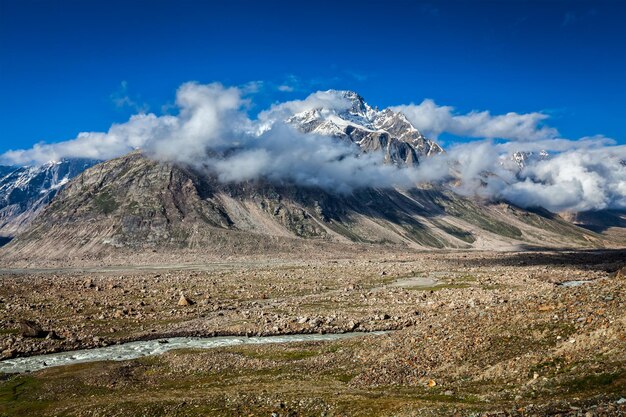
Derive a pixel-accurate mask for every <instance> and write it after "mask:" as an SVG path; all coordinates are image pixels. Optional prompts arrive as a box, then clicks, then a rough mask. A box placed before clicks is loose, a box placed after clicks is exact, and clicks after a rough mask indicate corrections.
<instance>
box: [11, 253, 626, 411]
mask: <svg viewBox="0 0 626 417" xmlns="http://www.w3.org/2000/svg"><path fill="white" fill-rule="evenodd" d="M624 264H626V251H625V250H612V251H575V252H516V253H496V252H421V253H418V252H397V253H381V254H379V256H378V257H373V256H371V254H370V255H368V256H367V257H365V256H362V255H360V254H358V253H357V254H353V255H350V254H344V256H342V257H337V256H335V258H334V259H324V260H321V259H311V260H307V261H303V260H274V261H267V260H266V261H258V262H254V261H241V260H240V261H229V262H221V263H213V264H206V265H195V266H189V267H185V268H183V267H180V266H179V267H177V268H171V267H163V266H161V267H142V268H127V267H125V268H113V267H109V268H100V269H87V270H84V271H79V270H75V269H64V270H60V269H58V270H48V271H43V270H39V271H32V270H24V271H17V272H16V271H13V272H10V271H4V273H3V274H2V275H0V350H2V352H3V355H4V356H5V357H12V356H22V355H32V354H36V353H43V352H52V351H58V350H71V349H76V348H84V347H94V346H104V345H107V344H111V343H119V342H123V341H128V340H137V339H143V338H160V337H164V336H172V335H202V336H207V335H216V334H224V335H225V334H236V335H270V334H286V333H310V332H345V331H364V332H365V331H372V330H393V331H391V332H390V333H388V334H386V335H383V336H365V337H360V338H356V339H351V340H344V341H337V342H316V343H297V344H279V345H266V346H240V347H233V348H220V349H214V350H206V351H178V352H170V353H168V354H165V355H161V356H158V357H150V358H144V359H138V360H133V361H126V362H111V363H106V362H105V363H93V364H83V365H73V366H69V367H59V368H51V369H48V370H43V371H39V372H36V373H33V374H32V375H28V376H4V377H2V379H3V380H4V381H3V382H0V416H4V415H29V414H28V413H29V412H34V411H33V410H35V409H36V410H38V411H37V413H38V414H36V415H57V414H63V415H107V416H109V415H272V413H275V415H280V416H283V415H284V416H287V415H328V416H330V415H407V416H408V415H571V416H578V415H580V416H595V415H598V416H600V415H623V413H624V411H625V409H626V404H625V403H626V400H625V401H621V402H620V398H621V397H624V396H626V299H625V294H626V292H625V289H626V281H625V274H624V272H623V271H624V269H623V268H624ZM571 281H585V283H583V284H580V285H577V286H568V285H562V284H563V283H569V282H571ZM183 301H184V302H183ZM24 320H29V321H30V323H31V325H33V323H35V324H36V325H38V326H40V327H41V329H42V330H43V332H44V333H41V336H43V335H44V334H46V335H47V336H46V337H28V336H24V335H22V332H23V331H24V329H23V325H24ZM48 332H50V333H48ZM20 387H22V388H20ZM70 393H71V394H70ZM3 404H4V405H3ZM20 413H22V414H20ZM24 413H26V414H24ZM31 415H35V414H31Z"/></svg>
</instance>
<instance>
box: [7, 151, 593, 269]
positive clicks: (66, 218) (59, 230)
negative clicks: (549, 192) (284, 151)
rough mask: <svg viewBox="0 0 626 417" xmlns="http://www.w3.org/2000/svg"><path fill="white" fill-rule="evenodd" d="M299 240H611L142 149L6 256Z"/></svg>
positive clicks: (453, 201) (101, 173)
mask: <svg viewBox="0 0 626 417" xmlns="http://www.w3.org/2000/svg"><path fill="white" fill-rule="evenodd" d="M294 242H296V243H297V242H318V243H319V242H326V243H339V244H370V245H371V244H374V245H401V246H405V247H412V248H486V249H488V248H494V247H496V248H513V247H520V245H540V246H554V247H563V246H585V247H587V246H602V245H603V244H604V241H603V238H602V237H601V236H600V235H597V234H595V233H594V232H592V231H588V230H585V229H582V228H579V227H576V226H573V225H571V224H570V223H567V222H565V221H564V220H562V219H560V218H559V217H558V216H554V215H552V214H550V213H547V212H542V213H535V212H530V211H527V210H522V209H520V208H517V207H513V206H511V205H508V204H492V205H486V204H483V203H480V202H477V201H472V200H469V199H464V198H461V197H459V196H457V195H455V194H454V193H452V192H449V191H446V190H445V189H441V188H440V189H436V188H422V189H417V188H416V189H412V190H397V189H384V190H383V189H361V190H356V191H354V192H353V193H352V194H349V195H341V194H333V193H329V192H326V191H324V190H322V189H318V188H307V187H301V186H300V187H296V186H293V185H288V184H285V185H273V184H270V183H267V182H263V181H250V182H244V183H239V184H224V183H220V182H218V181H217V180H216V179H215V178H212V177H211V176H206V175H202V174H200V173H198V172H195V171H194V170H192V169H190V168H187V167H181V166H176V165H174V164H172V163H165V162H158V161H154V160H150V159H148V158H146V157H144V156H143V155H142V154H141V153H139V152H133V153H131V154H129V155H126V156H124V157H121V158H117V159H113V160H110V161H107V162H103V163H101V164H98V165H96V166H94V167H92V168H90V169H88V170H86V171H84V172H83V173H82V174H80V175H79V176H77V177H76V178H74V179H73V180H71V181H70V182H69V183H68V184H67V185H66V187H65V188H64V189H63V190H62V191H61V192H60V193H59V194H58V195H57V196H56V198H55V199H54V200H53V201H52V202H51V203H50V205H49V206H48V207H47V208H46V209H45V210H44V211H43V212H42V213H41V215H40V216H39V217H37V219H35V221H34V222H33V224H32V225H31V227H30V228H29V229H28V230H26V231H25V232H24V233H23V234H21V235H20V236H18V237H17V238H16V239H14V240H13V241H12V242H11V243H10V244H8V245H7V246H5V247H4V248H3V252H4V254H5V256H9V257H13V258H27V257H50V258H62V257H64V256H68V255H75V256H80V255H81V254H91V255H93V254H101V253H111V252H115V251H117V250H120V249H131V250H133V251H142V250H143V251H147V250H154V251H159V252H161V251H165V252H167V251H170V250H172V249H175V250H180V249H196V250H198V249H199V250H205V251H213V252H215V253H220V252H224V253H230V252H232V251H235V252H236V251H239V250H241V251H244V252H245V251H249V252H261V253H263V252H267V251H272V250H283V249H285V248H286V246H285V245H289V244H293V243H294ZM281 248H282V249H281Z"/></svg>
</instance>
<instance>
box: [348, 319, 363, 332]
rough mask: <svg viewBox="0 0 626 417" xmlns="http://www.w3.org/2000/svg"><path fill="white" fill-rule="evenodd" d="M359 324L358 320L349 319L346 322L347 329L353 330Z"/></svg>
mask: <svg viewBox="0 0 626 417" xmlns="http://www.w3.org/2000/svg"><path fill="white" fill-rule="evenodd" d="M359 325H360V323H359V322H358V321H355V320H350V321H349V322H348V330H354V329H356V328H357V327H359Z"/></svg>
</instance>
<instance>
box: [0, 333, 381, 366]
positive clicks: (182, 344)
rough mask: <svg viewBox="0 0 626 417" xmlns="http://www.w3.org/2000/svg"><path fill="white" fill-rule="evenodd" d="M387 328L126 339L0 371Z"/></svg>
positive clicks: (10, 362) (16, 362)
mask: <svg viewBox="0 0 626 417" xmlns="http://www.w3.org/2000/svg"><path fill="white" fill-rule="evenodd" d="M385 333H387V332H369V333H365V332H351V333H341V334H330V333H329V334H293V335H283V336H263V337H245V336H243V337H240V336H224V337H172V338H166V339H158V340H145V341H137V342H128V343H123V344H119V345H111V346H106V347H100V348H93V349H83V350H74V351H69V352H57V353H49V354H45V355H37V356H28V357H24V358H14V359H6V360H3V361H0V372H4V373H16V372H32V371H38V370H40V369H44V368H49V367H52V366H61V365H71V364H75V363H85V362H96V361H123V360H128V359H135V358H140V357H142V356H149V355H159V354H162V353H165V352H167V351H169V350H173V349H211V348H217V347H226V346H237V345H261V344H267V343H289V342H322V341H333V340H341V339H349V338H353V337H359V336H367V335H381V334H385Z"/></svg>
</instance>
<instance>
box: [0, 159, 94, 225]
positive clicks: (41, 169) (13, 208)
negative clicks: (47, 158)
mask: <svg viewBox="0 0 626 417" xmlns="http://www.w3.org/2000/svg"><path fill="white" fill-rule="evenodd" d="M95 163H96V161H91V160H84V159H73V160H63V161H59V162H48V163H47V164H44V165H41V166H36V167H7V166H2V167H0V236H12V235H15V234H17V233H19V232H20V231H22V230H24V229H25V228H26V227H28V225H29V224H30V222H31V221H32V220H33V219H34V218H35V217H36V216H37V214H38V213H39V212H40V211H41V210H42V209H43V208H44V207H45V206H46V205H47V204H48V202H50V200H52V198H53V197H54V196H55V195H56V193H57V192H58V191H59V189H60V188H61V187H63V186H64V185H65V184H66V183H67V182H68V181H69V180H70V179H71V178H73V177H75V176H76V175H78V174H80V173H81V172H82V171H84V170H85V169H86V168H89V167H90V166H93V165H94V164H95Z"/></svg>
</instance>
